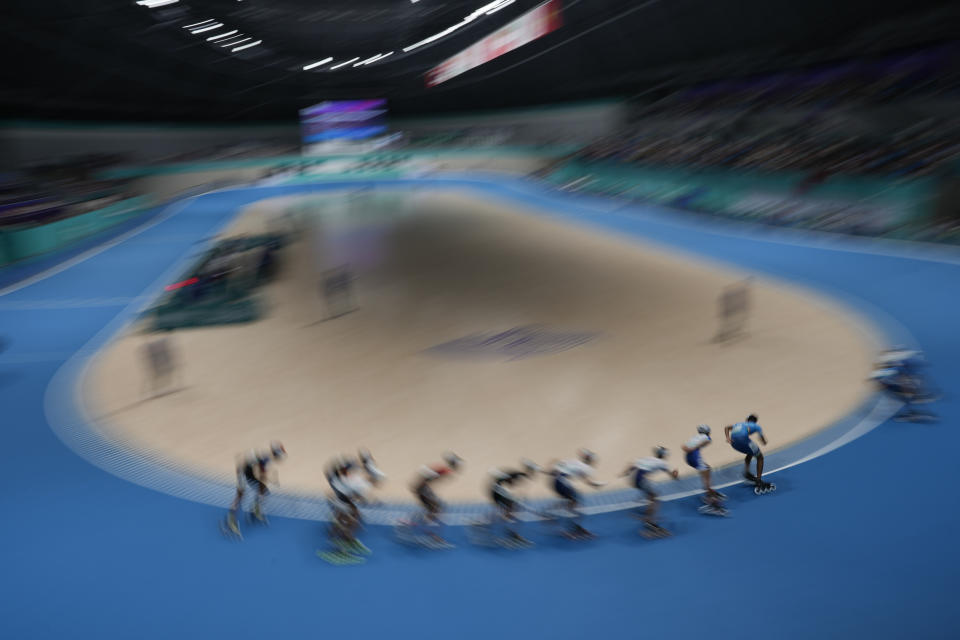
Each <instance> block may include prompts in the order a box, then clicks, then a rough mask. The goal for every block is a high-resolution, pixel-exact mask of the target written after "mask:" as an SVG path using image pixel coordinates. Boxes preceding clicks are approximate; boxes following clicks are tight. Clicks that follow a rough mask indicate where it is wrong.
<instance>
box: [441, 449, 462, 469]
mask: <svg viewBox="0 0 960 640" xmlns="http://www.w3.org/2000/svg"><path fill="white" fill-rule="evenodd" d="M443 461H444V462H446V463H447V465H448V466H449V467H450V468H451V469H456V468H457V467H459V466H460V463H462V462H463V458H461V457H460V456H458V455H457V454H455V453H454V452H453V451H447V452H446V453H445V454H443Z"/></svg>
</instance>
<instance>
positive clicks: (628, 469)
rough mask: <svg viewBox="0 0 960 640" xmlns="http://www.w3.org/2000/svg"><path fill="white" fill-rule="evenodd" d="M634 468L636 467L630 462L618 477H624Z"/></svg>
mask: <svg viewBox="0 0 960 640" xmlns="http://www.w3.org/2000/svg"><path fill="white" fill-rule="evenodd" d="M636 468H637V467H636V465H633V464H631V465H630V466H629V467H627V468H626V469H624V470H623V473H621V474H620V477H621V478H626V477H627V476H628V475H630V474H631V473H632V472H633V470H634V469H636Z"/></svg>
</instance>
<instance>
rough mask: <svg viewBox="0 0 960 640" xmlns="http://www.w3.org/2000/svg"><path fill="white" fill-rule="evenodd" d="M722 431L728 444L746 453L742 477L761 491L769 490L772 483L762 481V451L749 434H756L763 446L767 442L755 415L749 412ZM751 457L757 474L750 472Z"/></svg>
mask: <svg viewBox="0 0 960 640" xmlns="http://www.w3.org/2000/svg"><path fill="white" fill-rule="evenodd" d="M723 433H724V435H725V436H726V438H727V442H728V443H730V446H732V447H733V448H734V449H736V450H737V451H739V452H740V453H743V454H745V455H746V458H744V461H743V477H744V478H746V479H747V480H749V481H750V482H753V483H754V484H755V485H756V488H757V489H758V490H759V491H761V492H764V491H769V490H771V489H772V488H773V485H771V484H770V483H769V482H764V481H763V452H762V451H760V447H758V446H757V443H756V442H754V441H753V440H751V439H750V436H752V435H753V434H756V435H757V437H758V438H759V439H760V442H762V443H763V444H764V446H766V444H767V439H766V438H765V437H764V435H763V429H761V428H760V425H759V424H757V416H755V415H753V414H751V415H749V416H747V419H746V420H745V421H743V422H738V423H737V424H734V425H731V426H728V427H724V429H723ZM753 458H756V459H757V475H753V474H752V473H750V460H752V459H753Z"/></svg>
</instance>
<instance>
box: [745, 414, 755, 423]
mask: <svg viewBox="0 0 960 640" xmlns="http://www.w3.org/2000/svg"><path fill="white" fill-rule="evenodd" d="M756 421H757V414H755V413H751V414H750V415H748V416H747V422H756Z"/></svg>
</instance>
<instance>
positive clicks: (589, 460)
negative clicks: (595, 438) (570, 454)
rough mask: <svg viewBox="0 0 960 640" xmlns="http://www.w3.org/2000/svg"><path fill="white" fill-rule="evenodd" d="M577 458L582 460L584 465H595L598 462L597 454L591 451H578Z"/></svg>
mask: <svg viewBox="0 0 960 640" xmlns="http://www.w3.org/2000/svg"><path fill="white" fill-rule="evenodd" d="M577 457H578V458H580V460H581V461H582V462H583V463H584V464H589V465H593V463H594V462H596V461H597V454H595V453H594V452H593V451H590V449H580V450H579V451H577Z"/></svg>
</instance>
